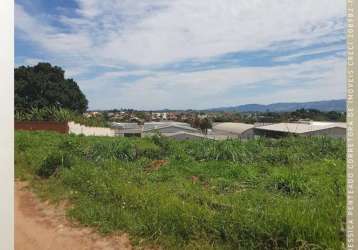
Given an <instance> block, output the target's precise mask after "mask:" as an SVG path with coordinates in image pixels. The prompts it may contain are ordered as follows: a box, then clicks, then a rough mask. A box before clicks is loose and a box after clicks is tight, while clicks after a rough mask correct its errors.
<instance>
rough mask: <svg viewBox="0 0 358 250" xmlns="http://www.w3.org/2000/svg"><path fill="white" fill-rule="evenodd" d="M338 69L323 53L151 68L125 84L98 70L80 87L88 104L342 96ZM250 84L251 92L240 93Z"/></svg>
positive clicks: (199, 104)
mask: <svg viewBox="0 0 358 250" xmlns="http://www.w3.org/2000/svg"><path fill="white" fill-rule="evenodd" d="M344 70H345V61H344V60H343V59H337V58H327V59H326V60H316V61H310V62H306V63H303V64H293V65H287V66H277V67H245V68H232V69H214V70H207V71H198V72H186V73H175V72H171V73H168V72H162V73H158V72H152V73H151V74H150V76H147V77H144V78H141V79H139V80H137V81H135V82H125V83H124V82H122V81H121V80H120V78H117V77H116V73H113V74H103V75H102V76H100V77H98V78H95V79H91V80H89V81H86V82H83V87H84V90H85V91H87V93H88V94H89V95H90V96H91V98H92V99H93V103H92V104H91V105H93V106H92V107H101V108H110V107H111V106H113V107H118V108H119V107H132V108H138V109H159V108H163V107H167V108H208V107H215V106H222V105H229V106H231V105H238V104H245V103H270V102H280V101H300V100H304V101H310V100H321V99H322V100H323V99H332V98H344V96H345V79H344ZM308 72H309V73H308ZM133 73H134V74H135V72H133ZM138 73H139V75H141V74H140V72H138ZM146 73H147V72H146ZM118 82H121V84H118ZM262 83H263V84H266V85H270V86H272V87H274V88H273V90H272V91H267V89H266V88H265V89H264V90H260V87H261V86H260V85H259V84H262ZM255 88H257V90H255V92H254V93H252V92H251V94H245V92H246V91H248V90H250V89H255ZM235 91H236V92H237V93H236V92H235ZM240 91H242V93H240Z"/></svg>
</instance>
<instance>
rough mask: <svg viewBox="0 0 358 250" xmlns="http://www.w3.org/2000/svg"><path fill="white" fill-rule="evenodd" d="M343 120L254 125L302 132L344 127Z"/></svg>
mask: <svg viewBox="0 0 358 250" xmlns="http://www.w3.org/2000/svg"><path fill="white" fill-rule="evenodd" d="M346 127H347V125H346V123H344V122H315V121H310V122H296V123H276V124H271V125H267V126H261V127H256V128H255V129H259V130H270V131H277V132H284V133H294V134H303V133H309V132H313V131H318V130H324V129H329V128H346Z"/></svg>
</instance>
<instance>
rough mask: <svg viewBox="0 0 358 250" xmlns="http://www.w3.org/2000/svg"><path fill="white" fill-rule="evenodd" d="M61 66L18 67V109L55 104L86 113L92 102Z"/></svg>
mask: <svg viewBox="0 0 358 250" xmlns="http://www.w3.org/2000/svg"><path fill="white" fill-rule="evenodd" d="M64 75H65V72H64V70H62V69H61V68H60V67H58V66H52V65H51V64H49V63H39V64H37V65H36V66H27V67H25V66H20V67H18V68H15V110H17V111H25V112H26V111H29V110H31V109H32V108H44V107H55V108H65V109H69V110H72V111H76V112H79V113H84V112H85V111H86V110H87V107H88V101H87V99H86V97H85V95H84V94H83V93H82V91H81V90H80V88H79V86H78V85H77V83H76V82H75V81H74V80H73V79H65V77H64Z"/></svg>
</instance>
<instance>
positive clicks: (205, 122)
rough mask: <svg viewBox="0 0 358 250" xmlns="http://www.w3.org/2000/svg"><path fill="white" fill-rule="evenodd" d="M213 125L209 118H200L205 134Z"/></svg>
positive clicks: (201, 127)
mask: <svg viewBox="0 0 358 250" xmlns="http://www.w3.org/2000/svg"><path fill="white" fill-rule="evenodd" d="M212 127H213V126H212V124H211V122H210V120H209V119H208V118H204V119H201V120H200V129H201V131H202V132H203V133H204V134H207V133H208V129H209V128H212Z"/></svg>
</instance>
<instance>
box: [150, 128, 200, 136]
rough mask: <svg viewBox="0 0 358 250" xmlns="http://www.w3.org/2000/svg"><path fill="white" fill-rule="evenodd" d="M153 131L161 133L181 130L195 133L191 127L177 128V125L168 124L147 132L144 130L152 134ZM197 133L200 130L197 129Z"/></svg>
mask: <svg viewBox="0 0 358 250" xmlns="http://www.w3.org/2000/svg"><path fill="white" fill-rule="evenodd" d="M155 131H158V132H159V133H162V134H169V133H177V132H181V131H185V132H189V133H195V131H193V130H192V129H190V128H189V129H185V128H184V127H183V128H178V127H174V126H172V127H171V126H170V127H164V128H157V129H155V130H150V131H148V132H144V133H146V134H154V133H155ZM197 132H198V133H199V132H200V131H199V130H198V131H197Z"/></svg>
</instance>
